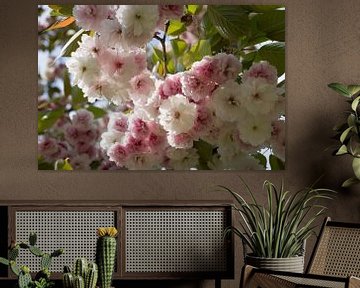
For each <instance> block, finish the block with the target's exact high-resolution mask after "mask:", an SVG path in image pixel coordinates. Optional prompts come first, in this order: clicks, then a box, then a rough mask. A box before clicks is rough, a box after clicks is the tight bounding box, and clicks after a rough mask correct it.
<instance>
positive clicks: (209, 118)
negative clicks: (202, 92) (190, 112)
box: [192, 105, 213, 135]
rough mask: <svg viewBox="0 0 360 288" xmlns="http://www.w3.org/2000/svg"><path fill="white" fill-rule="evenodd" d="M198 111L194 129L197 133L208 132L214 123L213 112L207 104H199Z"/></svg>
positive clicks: (193, 131)
mask: <svg viewBox="0 0 360 288" xmlns="http://www.w3.org/2000/svg"><path fill="white" fill-rule="evenodd" d="M196 112H197V116H196V120H195V123H194V127H193V129H192V133H193V134H195V135H196V134H202V133H204V132H207V131H208V130H209V129H210V128H211V126H212V124H213V115H212V112H211V111H210V110H209V109H208V108H207V107H206V106H205V105H198V106H197V111H196Z"/></svg>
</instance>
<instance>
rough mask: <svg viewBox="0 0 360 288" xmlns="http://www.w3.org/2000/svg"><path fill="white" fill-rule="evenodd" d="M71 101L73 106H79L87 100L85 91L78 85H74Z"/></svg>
mask: <svg viewBox="0 0 360 288" xmlns="http://www.w3.org/2000/svg"><path fill="white" fill-rule="evenodd" d="M71 101H72V105H73V107H77V106H78V105H79V104H83V103H85V102H87V100H86V98H85V97H84V92H83V91H82V90H81V89H80V88H79V87H78V86H74V87H72V89H71Z"/></svg>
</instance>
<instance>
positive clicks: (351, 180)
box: [341, 177, 360, 188]
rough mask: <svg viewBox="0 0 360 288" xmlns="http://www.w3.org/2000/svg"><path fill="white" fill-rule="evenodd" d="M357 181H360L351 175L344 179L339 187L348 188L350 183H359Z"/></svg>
mask: <svg viewBox="0 0 360 288" xmlns="http://www.w3.org/2000/svg"><path fill="white" fill-rule="evenodd" d="M359 183H360V180H359V179H357V178H355V177H352V178H349V179H347V180H345V181H344V183H343V184H342V185H341V187H344V188H348V187H350V186H352V185H355V184H359Z"/></svg>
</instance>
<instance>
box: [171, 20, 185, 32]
mask: <svg viewBox="0 0 360 288" xmlns="http://www.w3.org/2000/svg"><path fill="white" fill-rule="evenodd" d="M185 31H186V26H185V23H183V22H181V21H179V20H174V19H172V20H170V24H169V28H168V30H167V35H170V36H179V35H180V34H181V33H183V32H185Z"/></svg>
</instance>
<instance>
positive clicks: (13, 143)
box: [0, 0, 360, 287]
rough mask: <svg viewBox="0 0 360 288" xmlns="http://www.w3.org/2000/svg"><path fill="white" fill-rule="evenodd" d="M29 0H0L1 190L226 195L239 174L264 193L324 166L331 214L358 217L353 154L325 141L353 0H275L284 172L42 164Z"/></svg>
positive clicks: (298, 183) (359, 37) (359, 77)
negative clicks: (282, 26) (282, 13)
mask: <svg viewBox="0 0 360 288" xmlns="http://www.w3.org/2000/svg"><path fill="white" fill-rule="evenodd" d="M5 2H6V3H5ZM26 2H27V4H21V5H20V4H19V3H18V2H17V1H2V2H1V4H0V23H1V25H0V49H1V53H0V60H1V61H0V73H1V75H0V97H1V102H0V133H1V134H0V135H1V140H0V151H1V152H0V200H28V199H38V200H52V199H54V200H55V199H63V200H70V201H71V200H74V199H77V200H90V199H97V200H99V199H104V200H134V199H139V200H146V199H151V200H157V199H162V200H210V199H211V200H218V199H225V198H227V199H229V198H228V197H227V195H225V194H221V193H219V192H216V191H214V189H212V188H211V186H212V185H214V184H225V185H228V186H230V187H233V188H236V187H237V186H238V185H239V180H238V178H237V176H238V175H241V176H242V177H244V178H245V179H246V181H247V182H248V183H249V184H250V185H251V186H252V187H253V188H255V189H257V192H256V194H257V196H258V197H259V198H261V199H262V200H265V198H264V196H265V195H264V194H263V192H262V191H261V185H262V182H263V181H264V180H265V179H270V180H273V181H275V183H280V180H281V179H282V178H283V179H284V181H285V184H286V186H287V187H288V188H289V189H293V190H296V189H298V188H301V187H303V186H305V185H309V184H311V183H312V182H313V181H314V180H315V179H316V178H318V177H319V176H320V175H321V174H325V175H324V178H323V179H322V181H321V185H322V186H326V187H329V188H334V189H337V190H338V191H339V194H338V198H337V200H336V201H334V202H332V204H331V206H330V209H329V211H328V214H329V215H330V216H332V217H333V218H334V219H337V220H343V221H356V222H360V187H359V186H358V187H354V188H352V189H350V190H348V191H342V190H341V189H339V188H338V187H339V186H340V184H341V181H342V180H343V179H345V178H346V177H347V176H348V175H350V172H351V169H350V162H349V161H346V160H349V159H344V158H334V157H332V156H331V152H330V150H326V148H327V147H329V146H330V145H331V144H332V143H333V142H332V140H331V139H330V137H331V136H332V127H333V126H334V125H335V124H336V123H337V122H339V120H340V119H341V118H342V116H343V111H344V109H345V107H346V105H345V103H344V100H343V98H341V97H340V96H337V95H336V94H335V93H333V92H331V91H330V90H329V89H328V88H327V84H328V83H330V82H335V81H336V82H348V83H351V82H354V83H355V82H360V21H359V16H360V2H359V0H288V1H284V0H283V1H278V3H285V5H286V13H287V16H286V17H287V18H286V29H287V31H286V33H287V34H286V49H287V50H286V61H287V62H286V73H287V75H286V79H287V87H286V89H287V132H288V134H287V159H288V161H287V167H286V171H284V172H206V171H199V172H194V171H193V172H103V173H99V172H76V173H75V172H74V173H60V172H44V171H38V170H37V164H36V155H37V134H36V123H37V122H36V119H37V110H36V102H37V99H36V95H37V75H36V74H37V40H36V35H37V25H36V23H37V22H36V21H37V13H36V12H37V11H36V9H37V8H36V5H37V3H36V2H35V1H26ZM57 2H59V1H57ZM83 2H86V4H88V3H89V2H90V1H83ZM92 2H94V1H92ZM149 2H150V1H149ZM212 2H214V3H216V1H212ZM221 2H222V3H223V2H224V1H221ZM226 2H227V3H229V4H230V3H231V2H230V1H226ZM274 2H276V1H273V0H269V1H265V0H263V1H260V0H258V1H246V0H243V1H241V2H236V3H239V4H248V3H253V4H273V3H274ZM102 3H103V2H102ZM109 3H111V2H109ZM142 3H145V2H144V1H143V2H142ZM208 3H209V2H208ZM233 3H235V1H234V2H233ZM311 245H312V243H310V244H309V246H311ZM238 248H239V247H238ZM311 249H312V248H311V247H309V248H308V251H309V250H310V251H311ZM238 250H240V248H239V249H238ZM236 255H237V257H238V261H237V263H236V265H237V266H236V269H237V270H239V269H240V267H241V266H240V265H241V256H240V253H239V252H237V254H236ZM238 278H239V275H237V280H236V281H226V285H225V287H237V285H238V284H237V283H238ZM206 286H208V285H206Z"/></svg>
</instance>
